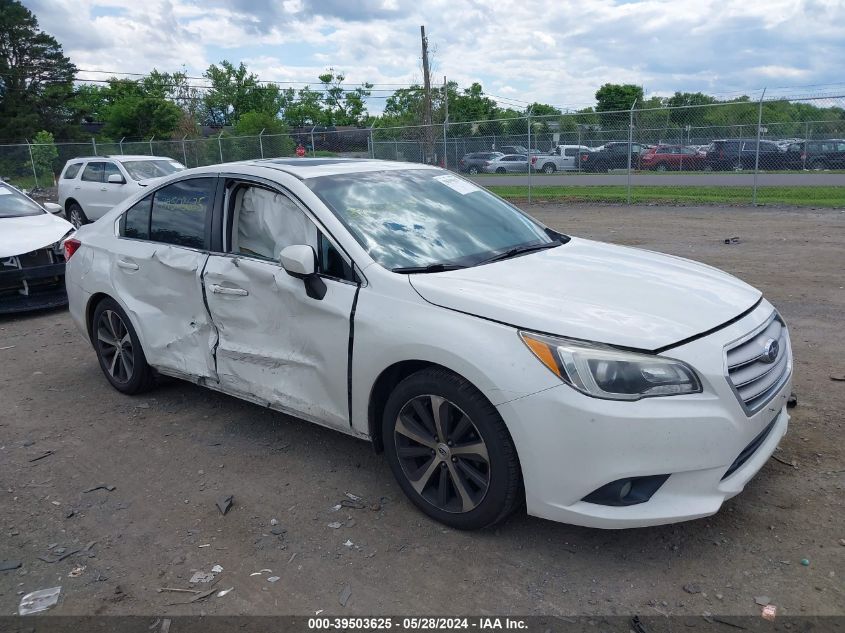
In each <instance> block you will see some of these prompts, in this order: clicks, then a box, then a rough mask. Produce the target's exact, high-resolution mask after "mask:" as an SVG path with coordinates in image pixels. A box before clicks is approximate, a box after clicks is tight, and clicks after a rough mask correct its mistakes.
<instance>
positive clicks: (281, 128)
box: [235, 112, 288, 136]
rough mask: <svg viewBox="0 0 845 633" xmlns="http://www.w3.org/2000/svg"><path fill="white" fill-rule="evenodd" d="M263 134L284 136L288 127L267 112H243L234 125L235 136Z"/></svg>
mask: <svg viewBox="0 0 845 633" xmlns="http://www.w3.org/2000/svg"><path fill="white" fill-rule="evenodd" d="M262 130H264V133H265V134H285V133H287V131H288V127H287V126H286V125H285V123H284V121H282V120H281V119H279V118H278V117H276V116H273V115H272V114H268V113H267V112H244V113H243V114H242V115H241V117H240V118H239V119H238V120H237V122H236V123H235V134H236V135H237V136H257V135H258V134H261V131H262Z"/></svg>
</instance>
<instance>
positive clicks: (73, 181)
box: [58, 155, 185, 227]
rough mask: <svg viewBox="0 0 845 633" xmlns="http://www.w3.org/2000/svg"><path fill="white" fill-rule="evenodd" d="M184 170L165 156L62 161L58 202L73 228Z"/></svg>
mask: <svg viewBox="0 0 845 633" xmlns="http://www.w3.org/2000/svg"><path fill="white" fill-rule="evenodd" d="M183 169H185V166H184V165H183V164H182V163H180V162H178V161H175V160H173V159H172V158H167V157H166V156H143V155H141V156H128V155H127V156H123V155H121V156H89V157H87V158H74V159H71V160H69V161H68V162H67V163H66V164H65V168H64V169H63V170H62V174H61V176H59V187H58V189H59V204H60V205H61V206H62V208H63V209H64V210H65V217H67V219H68V220H69V221H70V223H71V224H73V225H74V226H76V227H80V226H82V225H83V224H86V223H87V222H93V221H94V220H96V219H97V218H100V217H102V216H103V215H104V214H105V213H106V212H108V211H109V210H110V209H111V208H112V207H113V206H114V205H116V204H117V203H118V202H122V201H123V200H125V199H126V198H128V197H129V196H131V195H133V194H135V193H137V192H138V191H141V190H142V189H143V188H144V187H147V186H149V185H150V184H152V183H154V182H156V181H157V180H158V179H160V178H163V177H164V176H169V175H171V174H174V173H176V172H178V171H182V170H183Z"/></svg>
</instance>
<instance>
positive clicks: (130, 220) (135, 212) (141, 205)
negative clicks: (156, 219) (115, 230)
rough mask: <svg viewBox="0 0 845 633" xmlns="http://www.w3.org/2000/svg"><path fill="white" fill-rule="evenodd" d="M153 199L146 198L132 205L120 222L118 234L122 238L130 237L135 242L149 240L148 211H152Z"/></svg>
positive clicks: (150, 197)
mask: <svg viewBox="0 0 845 633" xmlns="http://www.w3.org/2000/svg"><path fill="white" fill-rule="evenodd" d="M152 205H153V197H152V196H151V195H149V196H147V197H146V198H144V199H143V200H140V201H138V202H136V203H135V204H133V205H132V206H131V207H129V209H128V210H127V211H126V213H124V214H123V217H122V218H121V221H120V234H121V235H122V236H123V237H131V238H133V239H136V240H148V239H150V209H152Z"/></svg>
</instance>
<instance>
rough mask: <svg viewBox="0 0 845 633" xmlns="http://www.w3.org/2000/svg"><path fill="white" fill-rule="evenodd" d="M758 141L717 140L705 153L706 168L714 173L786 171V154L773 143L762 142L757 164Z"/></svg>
mask: <svg viewBox="0 0 845 633" xmlns="http://www.w3.org/2000/svg"><path fill="white" fill-rule="evenodd" d="M756 152H757V139H756V138H754V139H728V140H722V139H720V140H716V141H713V142H712V143H710V145H709V146H708V148H707V151H706V153H705V158H704V168H705V169H711V170H714V171H719V170H721V171H725V170H734V171H740V170H742V169H754V165H755V164H758V165H759V168H760V169H767V170H772V169H785V168H786V152H784V151H782V150H781V149H780V148H779V147H778V146H777V144H776V143H774V142H772V141H764V140H761V141H760V161H759V163H756Z"/></svg>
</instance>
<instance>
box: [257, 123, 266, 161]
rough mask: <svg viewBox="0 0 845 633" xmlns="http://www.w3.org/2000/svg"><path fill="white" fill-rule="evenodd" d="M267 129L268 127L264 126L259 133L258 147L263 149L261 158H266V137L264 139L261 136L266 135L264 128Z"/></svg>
mask: <svg viewBox="0 0 845 633" xmlns="http://www.w3.org/2000/svg"><path fill="white" fill-rule="evenodd" d="M266 129H267V128H266V127H263V128H261V131H260V132H259V133H258V149H259V150H260V151H261V158H264V139H262V138H261V137H262V136H263V135H264V130H266Z"/></svg>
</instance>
